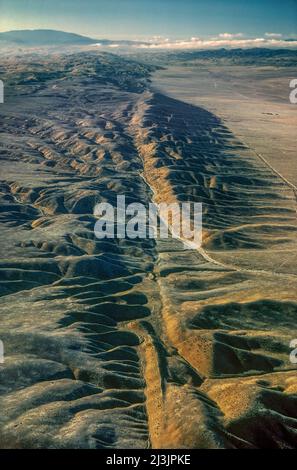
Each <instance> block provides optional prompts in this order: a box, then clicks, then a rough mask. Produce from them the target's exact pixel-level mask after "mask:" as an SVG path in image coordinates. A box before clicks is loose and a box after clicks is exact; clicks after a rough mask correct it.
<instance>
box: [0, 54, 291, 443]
mask: <svg viewBox="0 0 297 470" xmlns="http://www.w3.org/2000/svg"><path fill="white" fill-rule="evenodd" d="M68 60H69V62H68V63H67V59H66V58H65V57H55V58H54V60H53V61H52V60H51V59H50V58H46V62H45V63H43V64H42V67H43V69H46V70H48V71H52V72H53V71H54V70H55V68H56V69H59V70H60V71H61V73H60V74H58V75H55V74H52V73H51V74H47V75H46V78H44V77H43V79H42V83H41V85H40V82H39V81H38V80H37V82H36V81H35V79H32V78H30V77H29V78H28V77H27V80H29V82H28V84H27V85H24V81H23V79H22V77H23V76H24V75H23V74H24V73H27V69H28V58H26V60H24V64H23V67H24V69H22V65H20V64H18V70H19V71H20V70H21V71H20V76H19V78H18V80H17V81H15V82H13V81H12V82H11V88H10V89H9V90H8V91H9V93H8V97H7V100H6V103H5V104H4V105H3V106H2V107H1V108H0V113H1V118H2V119H3V127H2V131H1V137H0V139H1V219H2V228H1V232H0V243H1V251H2V253H3V254H2V260H1V267H0V268H1V277H2V279H3V282H1V294H2V297H1V300H0V303H1V327H0V339H1V340H2V341H3V343H4V347H5V362H4V364H2V365H0V380H1V382H0V392H1V403H0V404H1V410H2V411H1V417H0V421H1V426H0V446H1V447H10V448H15V447H21V448H23V447H33V448H37V447H57V448H77V447H79V448H119V447H124V448H145V447H154V448H162V447H181V448H191V447H198V448H209V447H210V448H241V447H247V448H253V447H272V448H273V447H280V448H283V447H289V448H290V447H291V448H292V447H294V446H296V425H297V412H296V410H297V406H296V403H297V399H296V393H297V379H296V368H295V367H294V365H293V364H291V363H290V362H289V351H290V348H289V342H290V340H291V339H292V338H293V337H294V334H293V332H294V329H295V322H296V313H297V303H296V292H297V291H296V284H297V272H296V267H295V265H296V263H295V260H294V257H295V256H296V228H297V227H296V202H295V200H294V195H293V192H292V190H291V188H289V187H287V186H286V184H285V183H284V181H282V180H281V179H279V178H278V177H277V176H276V175H275V174H274V173H273V172H272V171H271V170H270V169H269V168H267V167H266V166H265V164H264V163H263V162H262V161H259V160H257V157H256V156H255V155H253V154H252V153H251V152H250V151H249V149H247V148H245V147H244V145H242V144H241V143H240V142H238V141H237V139H236V138H235V136H233V135H232V134H231V133H230V131H228V129H227V128H226V127H225V126H224V125H223V123H222V122H220V121H219V120H218V119H217V118H216V116H214V115H212V114H211V113H209V112H207V111H206V110H204V109H201V108H197V107H193V106H190V105H187V104H184V103H182V102H179V101H176V100H173V99H171V98H168V97H166V96H163V95H160V94H154V93H152V92H150V91H149V88H148V86H149V85H148V82H147V80H148V75H149V72H150V71H151V70H150V69H149V68H148V69H145V67H144V66H141V67H142V68H141V69H139V70H134V72H133V67H134V68H135V64H131V63H130V62H128V61H122V59H120V58H119V59H117V58H115V57H113V56H111V58H109V56H108V55H103V56H102V58H100V60H99V63H98V56H95V55H94V56H93V55H91V56H90V57H89V58H88V61H86V62H84V60H83V58H82V56H81V55H79V56H78V57H77V58H75V57H73V56H70V58H69V59H68ZM76 60H77V62H76ZM117 61H119V62H117ZM29 63H30V61H29ZM14 66H15V65H14V64H13V62H12V61H8V63H7V64H6V70H7V73H8V74H9V73H11V74H12V75H11V76H13V73H12V72H13V68H14ZM37 68H38V67H37ZM112 68H114V70H115V73H114V74H113V75H112V77H113V80H112V81H111V83H109V82H108V77H109V76H110V74H111V70H112ZM35 73H36V70H35ZM133 73H134V75H133ZM98 75H100V79H98ZM82 77H83V78H82ZM123 194H124V195H125V196H126V200H127V203H129V202H142V203H143V204H145V205H147V204H148V203H149V202H151V201H155V202H161V201H163V202H175V201H180V202H181V201H196V202H202V203H203V206H204V244H203V247H202V248H201V249H199V250H187V249H185V247H184V244H183V241H182V240H176V239H167V240H157V241H155V240H149V239H148V240H138V239H136V240H129V239H108V240H98V239H96V238H95V237H94V232H93V229H94V224H95V221H96V219H95V217H94V215H93V209H94V205H95V204H96V203H97V202H102V201H105V202H110V203H112V204H114V205H115V204H116V197H117V195H123ZM292 335H293V336H292ZM295 336H296V335H295Z"/></svg>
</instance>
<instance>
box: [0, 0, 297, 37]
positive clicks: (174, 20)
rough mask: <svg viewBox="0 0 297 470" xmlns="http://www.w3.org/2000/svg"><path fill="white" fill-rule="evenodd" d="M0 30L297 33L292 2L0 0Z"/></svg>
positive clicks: (203, 34)
mask: <svg viewBox="0 0 297 470" xmlns="http://www.w3.org/2000/svg"><path fill="white" fill-rule="evenodd" d="M0 11H1V18H0V31H1V32H4V31H9V30H19V29H57V30H62V31H67V32H74V33H77V34H82V35H85V36H90V37H93V38H103V37H104V38H107V39H135V40H137V39H140V40H148V39H152V38H154V37H155V36H160V37H161V38H162V39H164V40H167V39H170V40H172V41H174V40H186V39H189V38H192V37H195V38H197V37H199V38H201V39H210V38H216V37H220V35H224V34H227V35H229V37H227V36H226V38H225V39H233V38H248V39H250V38H274V39H281V38H293V37H296V35H297V31H296V24H297V4H296V2H295V1H294V0H284V1H283V2H281V3H280V2H278V1H276V0H272V1H270V0H262V1H261V2H257V1H255V0H251V1H250V2H248V4H247V2H245V1H244V0H227V1H222V0H214V1H213V2H211V3H210V2H207V1H206V0H185V1H183V2H181V1H179V0H163V1H162V2H160V1H158V0H150V1H149V0H122V1H121V2H118V1H116V0H108V1H107V0H97V1H95V0H86V1H85V2H84V4H83V7H82V4H81V2H80V1H78V0H59V1H58V0H53V1H52V2H51V3H50V4H48V2H46V1H44V0H41V1H36V0H0Z"/></svg>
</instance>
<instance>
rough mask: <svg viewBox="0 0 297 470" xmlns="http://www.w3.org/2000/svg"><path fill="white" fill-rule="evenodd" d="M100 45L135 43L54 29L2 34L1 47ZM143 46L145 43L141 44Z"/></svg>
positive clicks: (0, 36) (127, 44)
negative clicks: (95, 37)
mask: <svg viewBox="0 0 297 470" xmlns="http://www.w3.org/2000/svg"><path fill="white" fill-rule="evenodd" d="M97 43H100V44H101V45H102V46H110V45H113V44H119V45H122V46H129V45H131V44H137V42H135V41H112V40H109V39H94V38H89V37H87V36H81V35H80V34H75V33H66V32H64V31H56V30H54V29H33V30H31V29H23V30H16V31H7V32H4V33H0V45H8V46H9V45H11V46H12V45H17V46H20V47H22V46H23V47H38V46H71V45H82V46H83V45H88V44H97ZM141 44H143V42H142V43H141Z"/></svg>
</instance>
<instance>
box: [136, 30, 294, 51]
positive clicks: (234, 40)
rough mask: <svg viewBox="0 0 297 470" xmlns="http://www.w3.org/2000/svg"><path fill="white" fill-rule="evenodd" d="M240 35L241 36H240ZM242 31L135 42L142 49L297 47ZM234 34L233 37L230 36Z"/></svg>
mask: <svg viewBox="0 0 297 470" xmlns="http://www.w3.org/2000/svg"><path fill="white" fill-rule="evenodd" d="M239 35H240V36H239ZM241 35H242V33H237V35H236V36H235V35H231V34H229V33H222V34H220V35H219V37H216V38H210V39H201V38H198V37H192V38H190V39H184V40H169V39H166V40H164V39H162V40H157V41H156V40H155V41H154V40H151V41H150V42H149V43H143V44H135V46H133V47H137V48H142V49H212V48H222V47H225V48H249V47H250V48H252V47H280V48H281V47H286V48H289V47H295V48H296V47H297V44H296V42H294V41H293V42H288V41H285V40H283V39H280V38H278V37H259V38H244V37H242V36H241ZM230 36H232V37H230Z"/></svg>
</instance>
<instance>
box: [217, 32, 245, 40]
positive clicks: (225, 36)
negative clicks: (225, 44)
mask: <svg viewBox="0 0 297 470" xmlns="http://www.w3.org/2000/svg"><path fill="white" fill-rule="evenodd" d="M242 36H243V34H242V33H221V34H219V37H220V38H223V39H233V38H241V37H242Z"/></svg>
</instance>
